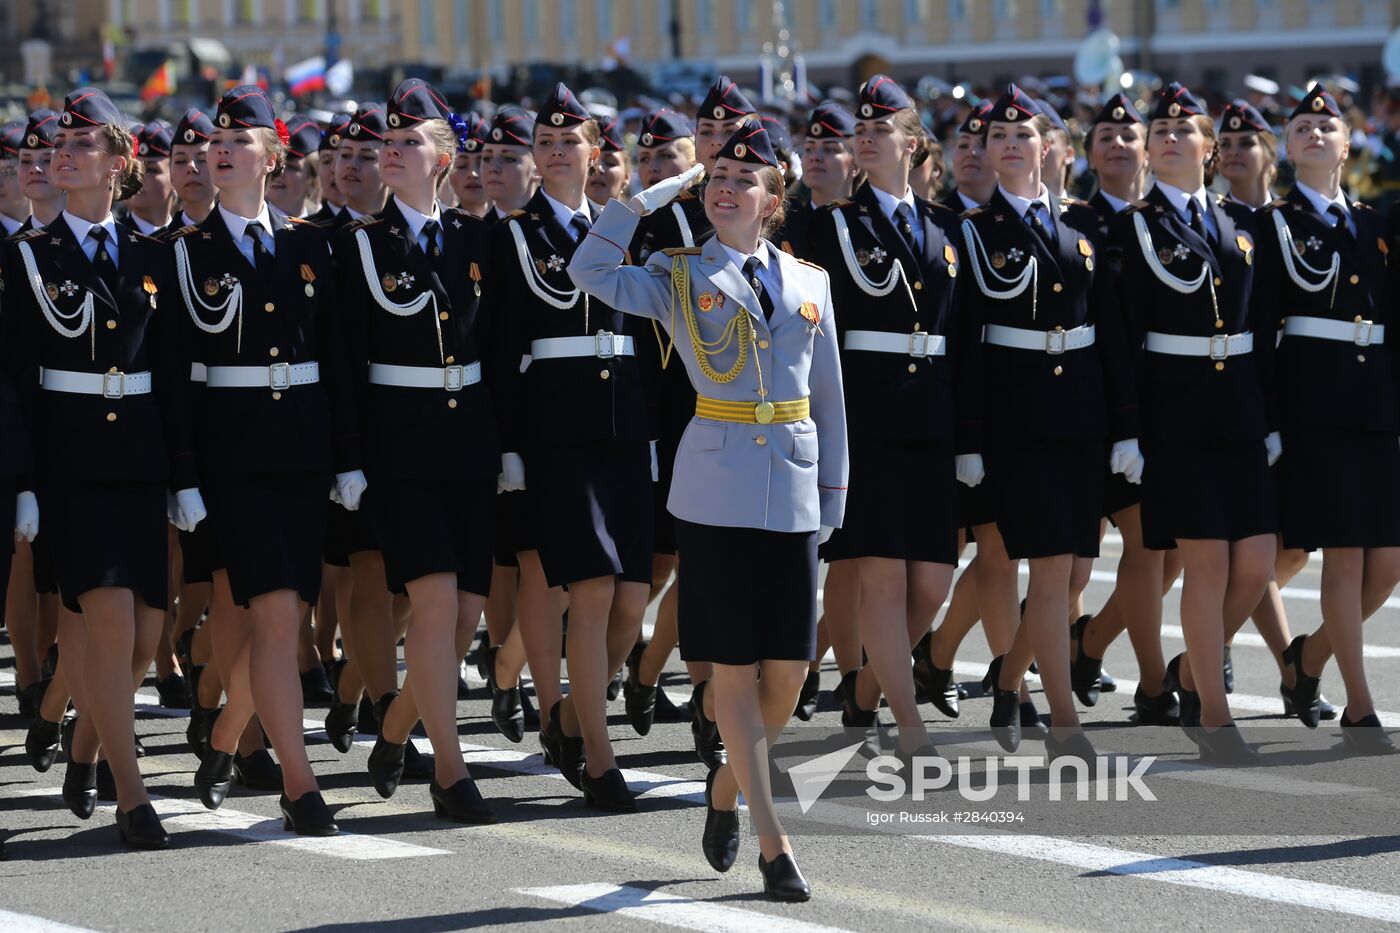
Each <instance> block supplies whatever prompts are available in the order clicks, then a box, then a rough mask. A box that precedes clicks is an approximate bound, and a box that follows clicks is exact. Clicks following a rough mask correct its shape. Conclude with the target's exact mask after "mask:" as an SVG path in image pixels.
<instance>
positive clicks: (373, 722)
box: [355, 694, 379, 735]
mask: <svg viewBox="0 0 1400 933" xmlns="http://www.w3.org/2000/svg"><path fill="white" fill-rule="evenodd" d="M355 731H356V732H358V733H360V734H361V735H378V734H379V717H378V715H377V714H376V713H375V711H374V703H373V702H371V701H370V698H369V697H367V696H364V695H363V694H362V695H361V696H360V711H359V713H357V714H356V719H355Z"/></svg>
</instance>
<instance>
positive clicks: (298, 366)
mask: <svg viewBox="0 0 1400 933" xmlns="http://www.w3.org/2000/svg"><path fill="white" fill-rule="evenodd" d="M191 376H193V374H191ZM207 376H208V379H207V381H208V384H209V388H211V389H290V388H291V387H292V386H306V385H311V384H312V383H316V382H320V381H321V367H320V365H319V364H317V363H316V362H314V361H313V362H310V363H273V364H272V365H271V366H210V367H209V368H208V372H207Z"/></svg>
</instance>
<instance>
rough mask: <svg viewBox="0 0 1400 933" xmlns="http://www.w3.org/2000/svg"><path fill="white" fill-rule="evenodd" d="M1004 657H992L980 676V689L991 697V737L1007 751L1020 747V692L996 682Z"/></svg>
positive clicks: (999, 677)
mask: <svg viewBox="0 0 1400 933" xmlns="http://www.w3.org/2000/svg"><path fill="white" fill-rule="evenodd" d="M1005 658H1006V655H1004V654H1003V655H998V656H997V657H995V658H993V659H992V663H991V665H990V666H989V667H988V668H987V675H986V676H985V677H983V678H982V689H983V690H984V691H985V692H986V693H987V694H988V695H989V696H990V697H991V698H992V715H991V718H990V719H989V720H988V725H990V726H991V728H992V738H994V739H996V740H997V744H998V745H1000V746H1001V747H1002V748H1004V749H1006V750H1007V751H1008V752H1014V751H1016V749H1018V748H1020V747H1021V692H1020V691H1019V690H1003V689H1002V688H1001V687H1000V686H999V685H998V683H997V681H998V680H1000V679H1001V664H1002V661H1003V660H1005Z"/></svg>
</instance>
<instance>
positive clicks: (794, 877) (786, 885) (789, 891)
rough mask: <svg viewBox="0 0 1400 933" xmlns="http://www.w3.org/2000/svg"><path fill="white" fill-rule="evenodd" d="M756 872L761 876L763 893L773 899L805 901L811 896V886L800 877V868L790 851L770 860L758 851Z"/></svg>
mask: <svg viewBox="0 0 1400 933" xmlns="http://www.w3.org/2000/svg"><path fill="white" fill-rule="evenodd" d="M758 873H759V874H761V875H762V876H763V893H764V894H767V895H768V896H769V897H771V898H773V900H775V901H805V900H808V899H810V898H811V896H812V886H811V885H809V884H808V883H807V879H806V878H804V877H802V869H800V868H798V867H797V861H796V860H795V859H794V858H793V857H792V853H790V852H784V853H783V854H781V855H779V856H778V857H777V858H775V859H773V861H771V862H770V861H767V860H766V859H764V857H763V853H762V852H760V853H758Z"/></svg>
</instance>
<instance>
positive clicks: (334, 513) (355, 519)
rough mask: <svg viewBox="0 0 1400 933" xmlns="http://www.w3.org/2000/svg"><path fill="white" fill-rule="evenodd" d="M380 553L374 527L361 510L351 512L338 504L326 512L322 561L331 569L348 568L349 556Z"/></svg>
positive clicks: (329, 507) (332, 505)
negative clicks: (370, 552)
mask: <svg viewBox="0 0 1400 933" xmlns="http://www.w3.org/2000/svg"><path fill="white" fill-rule="evenodd" d="M377 550H379V539H378V538H376V537H375V534H374V523H373V522H371V521H370V518H369V513H368V512H366V511H365V510H364V508H363V507H361V508H359V509H356V510H355V511H353V512H351V511H350V510H349V509H347V508H346V507H345V506H343V505H341V504H339V503H338V502H332V503H330V504H329V505H328V506H327V510H326V544H325V561H326V563H328V564H330V565H331V566H332V567H349V566H350V555H351V554H358V553H359V552H361V551H377Z"/></svg>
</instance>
